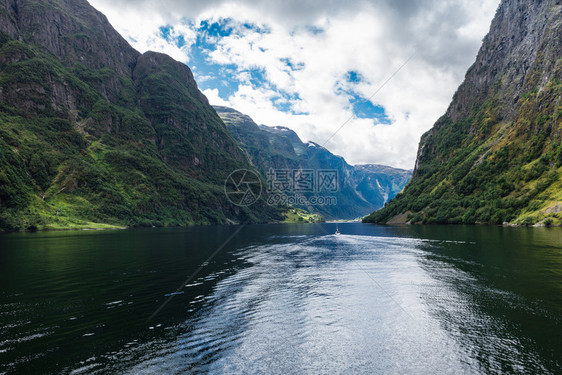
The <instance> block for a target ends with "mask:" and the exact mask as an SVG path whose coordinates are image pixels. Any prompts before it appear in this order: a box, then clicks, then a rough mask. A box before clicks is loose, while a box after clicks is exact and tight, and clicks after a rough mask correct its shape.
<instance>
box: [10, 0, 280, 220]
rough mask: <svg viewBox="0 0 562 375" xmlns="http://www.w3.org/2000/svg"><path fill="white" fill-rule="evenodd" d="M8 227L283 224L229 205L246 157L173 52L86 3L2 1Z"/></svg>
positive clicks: (263, 208)
mask: <svg viewBox="0 0 562 375" xmlns="http://www.w3.org/2000/svg"><path fill="white" fill-rule="evenodd" d="M0 165H1V167H2V169H1V171H0V229H2V228H3V229H25V228H29V229H33V228H39V229H41V228H46V229H48V228H51V229H56V228H83V227H98V226H100V227H104V226H116V225H117V226H121V225H186V224H193V223H227V222H241V221H245V220H250V221H252V222H270V221H278V220H282V219H283V217H282V215H281V212H280V211H281V209H280V208H279V207H271V206H268V205H266V204H265V202H264V201H263V200H260V201H258V202H257V203H256V204H254V205H253V206H251V207H239V206H236V205H233V204H232V203H231V202H229V201H228V199H227V197H226V196H225V194H224V181H225V180H226V178H227V176H228V175H229V174H230V172H232V171H233V170H236V169H240V168H250V163H249V161H248V159H247V158H246V156H245V154H244V153H243V152H242V151H241V150H240V148H239V147H238V144H237V143H236V141H235V140H234V138H233V137H232V136H231V135H230V133H229V132H228V131H227V129H226V127H225V125H224V123H223V122H222V120H221V119H220V118H219V117H218V116H217V114H216V112H215V111H214V110H213V108H212V107H211V106H210V105H209V104H208V101H207V99H206V98H205V96H204V95H203V94H202V93H201V92H200V91H199V89H198V88H197V84H196V82H195V80H194V79H193V75H192V73H191V71H190V69H189V68H188V67H187V66H186V65H185V64H182V63H180V62H177V61H175V60H173V59H172V58H171V57H169V56H167V55H164V54H160V53H156V52H146V53H144V54H140V53H139V52H137V51H136V50H134V49H133V48H132V47H131V46H130V45H129V44H128V43H127V42H126V41H125V40H124V39H123V38H122V37H121V36H120V35H119V34H118V33H117V32H116V31H115V30H114V29H113V27H111V25H110V24H109V22H108V21H107V18H106V17H105V16H104V15H103V14H101V13H100V12H98V11H97V10H95V9H94V8H93V7H91V6H90V5H89V4H88V2H87V1H85V0H0Z"/></svg>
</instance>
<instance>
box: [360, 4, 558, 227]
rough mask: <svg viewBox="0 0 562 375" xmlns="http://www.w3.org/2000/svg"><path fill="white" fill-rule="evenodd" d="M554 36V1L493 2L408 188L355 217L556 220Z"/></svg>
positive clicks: (425, 137)
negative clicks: (484, 30)
mask: <svg viewBox="0 0 562 375" xmlns="http://www.w3.org/2000/svg"><path fill="white" fill-rule="evenodd" d="M561 39H562V3H561V1H560V0H541V1H524V0H504V1H502V2H501V4H500V6H499V8H498V10H497V13H496V16H495V18H494V20H493V21H492V25H491V28H490V31H489V33H488V35H487V36H486V37H485V39H484V41H483V45H482V47H481V49H480V51H479V53H478V56H477V58H476V62H475V63H474V64H473V65H472V67H471V68H470V69H469V70H468V72H467V74H466V77H465V80H464V82H463V83H462V85H461V86H460V87H459V89H458V91H457V92H456V94H455V95H454V97H453V101H452V103H451V104H450V106H449V108H448V110H447V112H446V113H445V115H444V116H443V117H441V118H440V119H439V120H438V121H437V122H436V124H435V125H434V127H433V128H432V129H431V130H430V131H429V132H427V133H426V134H424V135H423V136H422V138H421V141H420V145H419V150H418V157H417V161H416V167H415V171H414V176H413V178H412V180H411V182H410V183H409V184H408V186H407V187H406V189H405V191H404V193H403V194H400V195H398V196H397V197H396V198H395V199H394V200H393V201H392V202H391V203H390V204H388V205H387V206H386V207H385V208H384V209H382V210H380V211H378V212H374V213H373V214H371V215H370V216H368V217H366V218H365V219H364V221H366V222H377V223H385V222H388V221H390V220H391V219H392V218H393V217H396V216H397V215H400V214H404V213H408V217H407V221H410V222H414V223H415V222H424V223H475V222H484V223H504V222H511V223H518V224H536V223H542V224H546V225H550V224H560V223H561V221H560V220H561V217H562V216H561V215H562V214H560V211H562V169H561V167H562V146H561V141H562V122H561V121H562V116H561V115H562V106H561V102H560V98H561V95H562V81H561V80H562V40H561ZM403 217H405V216H404V215H403Z"/></svg>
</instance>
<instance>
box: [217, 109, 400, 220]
mask: <svg viewBox="0 0 562 375" xmlns="http://www.w3.org/2000/svg"><path fill="white" fill-rule="evenodd" d="M215 109H216V111H217V113H218V114H219V115H220V116H221V118H222V119H223V120H224V122H225V123H226V125H227V127H228V129H229V131H230V132H231V133H232V134H233V136H234V138H235V139H236V140H237V141H238V143H239V144H240V146H241V147H242V149H243V150H244V151H245V152H246V154H247V156H248V158H249V160H250V161H251V162H252V164H253V165H254V166H255V167H256V168H257V169H258V170H259V171H261V173H262V174H263V175H264V176H265V175H267V173H268V171H269V170H270V169H275V170H291V171H293V170H311V169H312V170H335V171H337V176H338V187H339V189H338V191H337V192H334V193H330V195H333V196H334V197H335V198H336V199H337V204H336V205H329V204H326V205H323V204H319V205H304V206H298V207H299V208H303V209H306V210H307V211H309V212H313V213H317V214H320V215H322V216H324V217H325V218H327V219H355V218H358V217H362V216H363V215H365V214H367V213H369V212H371V211H372V210H374V209H377V208H380V207H382V206H383V205H384V204H385V202H386V201H387V200H388V199H390V198H393V197H394V195H396V193H398V192H399V191H400V190H402V188H403V187H404V185H405V184H406V183H407V182H408V180H409V179H410V176H411V171H405V170H401V169H397V168H391V167H386V166H379V165H359V166H352V165H349V164H348V163H347V162H346V161H345V160H344V159H343V158H342V157H340V156H337V155H334V154H332V153H331V152H330V151H328V150H327V149H325V148H324V147H322V146H320V145H318V144H316V143H313V142H308V143H304V142H302V141H301V140H300V138H299V137H298V135H297V134H296V133H295V132H294V131H292V130H290V129H288V128H286V127H282V126H265V125H259V126H258V125H257V124H256V123H255V122H254V121H253V120H252V119H251V118H250V117H248V116H246V115H244V114H242V113H240V112H238V111H236V110H234V109H232V108H227V107H219V106H215ZM304 195H305V196H307V197H308V198H310V197H312V196H319V195H320V194H304ZM309 201H310V200H309Z"/></svg>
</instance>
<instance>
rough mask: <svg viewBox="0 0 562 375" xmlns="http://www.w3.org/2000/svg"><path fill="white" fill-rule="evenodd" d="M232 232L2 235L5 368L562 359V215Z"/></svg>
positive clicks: (537, 369) (354, 370)
mask: <svg viewBox="0 0 562 375" xmlns="http://www.w3.org/2000/svg"><path fill="white" fill-rule="evenodd" d="M236 230H237V228H236V227H195V228H187V229H153V230H126V231H106V232H51V233H27V234H25V233H17V234H5V235H0V374H3V373H24V374H33V373H73V374H80V373H88V374H90V373H109V374H114V373H125V374H128V373H130V374H142V373H213V374H219V373H235V374H360V373H380V374H446V373H451V374H459V373H526V374H527V373H544V374H548V373H553V374H554V373H562V229H560V228H552V229H549V228H501V227H458V226H457V227H452V226H449V227H446V226H443V227H440V226H430V227H422V226H412V227H380V226H372V225H366V224H365V225H364V224H358V223H357V224H343V225H340V231H341V232H342V235H341V236H334V235H333V234H331V233H333V232H334V231H335V225H333V224H322V225H300V226H299V225H269V226H248V227H245V228H243V229H242V230H241V231H240V233H238V235H237V236H235V237H234V238H233V240H232V241H231V242H230V243H229V244H228V245H227V246H225V247H224V248H223V250H222V251H221V252H220V253H219V254H218V255H217V256H216V257H215V258H214V259H213V260H211V261H210V262H208V263H206V262H205V261H206V259H207V258H208V257H209V255H211V254H212V253H213V252H214V251H215V249H217V248H218V247H219V246H220V245H221V243H222V242H223V241H224V240H225V239H227V238H228V237H229V236H230V235H231V234H232V233H233V232H234V231H236ZM327 233H329V234H327ZM201 266H203V268H201V269H200V272H199V273H198V274H197V276H196V277H194V278H192V279H191V280H188V281H185V280H187V279H188V277H189V276H190V275H191V274H192V273H193V272H194V271H196V270H197V269H199V268H200V267H201ZM176 292H177V293H176ZM171 293H176V294H175V295H173V297H172V299H171V300H169V303H167V304H166V305H165V306H164V307H163V308H162V309H160V310H159V311H158V309H159V307H161V306H162V304H163V303H164V302H165V301H166V300H168V299H169V297H170V294H171ZM156 311H158V313H157V314H156V315H155V316H154V317H153V318H152V319H150V320H149V318H150V316H151V315H153V314H154V313H155V312H156Z"/></svg>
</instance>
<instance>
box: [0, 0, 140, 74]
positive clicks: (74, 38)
mask: <svg viewBox="0 0 562 375" xmlns="http://www.w3.org/2000/svg"><path fill="white" fill-rule="evenodd" d="M0 6H2V9H3V11H2V12H1V13H0V25H1V29H2V31H3V32H4V33H6V34H8V35H9V36H10V37H11V38H12V39H16V40H20V41H25V42H27V43H30V44H35V45H40V46H42V47H44V48H45V49H47V50H48V51H49V52H50V53H52V54H53V55H54V56H56V57H58V58H59V59H61V60H65V61H66V62H76V61H79V62H80V63H82V64H84V65H85V66H87V67H89V68H93V69H100V68H109V69H111V70H114V71H116V72H117V73H118V74H119V75H122V76H127V77H130V76H131V74H132V71H133V69H134V67H135V64H136V61H137V58H138V57H139V55H140V54H139V52H137V51H136V50H135V49H134V48H132V47H131V46H130V45H129V44H128V43H127V41H126V40H125V39H123V37H121V35H119V33H118V32H117V31H115V29H113V27H112V26H111V25H110V24H109V21H108V20H107V18H106V17H105V16H104V15H103V14H101V13H100V12H98V11H97V10H95V9H94V8H92V7H91V6H90V4H88V2H87V1H86V0H1V1H0Z"/></svg>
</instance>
